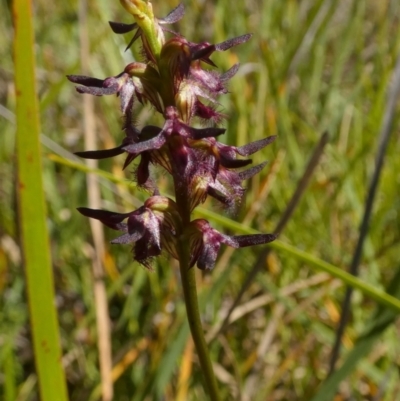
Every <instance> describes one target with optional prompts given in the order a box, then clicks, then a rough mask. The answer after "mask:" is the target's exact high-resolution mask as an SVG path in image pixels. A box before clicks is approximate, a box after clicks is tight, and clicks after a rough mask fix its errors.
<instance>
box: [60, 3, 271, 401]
mask: <svg viewBox="0 0 400 401" xmlns="http://www.w3.org/2000/svg"><path fill="white" fill-rule="evenodd" d="M121 3H122V5H123V6H124V8H125V9H126V10H127V11H128V12H129V13H130V14H131V15H133V17H134V18H135V22H133V23H130V24H125V23H118V22H110V26H111V29H112V30H113V31H114V32H115V33H117V34H125V33H129V32H132V31H135V33H134V36H133V38H132V40H131V41H130V43H129V45H128V48H129V47H130V46H131V45H132V43H133V42H134V41H135V40H138V39H140V41H141V43H142V47H143V55H144V60H143V62H136V61H135V62H132V63H130V64H128V65H127V66H126V67H125V68H124V69H123V70H122V72H120V73H119V74H117V75H115V76H112V77H107V78H105V79H97V78H91V77H87V76H79V75H69V76H68V79H69V80H70V81H71V82H73V83H75V84H77V86H76V90H77V91H78V92H79V93H82V94H89V95H94V96H105V95H115V96H118V97H119V99H120V112H121V113H122V116H123V118H124V124H123V126H122V130H123V132H124V134H125V136H124V137H123V138H122V140H121V142H120V144H119V145H118V146H117V147H115V148H113V149H105V150H96V151H85V152H78V153H77V154H78V155H79V156H81V157H83V158H87V159H103V158H109V157H114V156H118V155H121V154H125V157H126V159H125V163H124V168H125V167H127V166H128V165H129V164H130V163H132V162H133V161H134V160H136V159H137V158H138V159H139V162H138V164H137V167H136V170H135V178H136V181H137V183H138V185H139V186H142V187H144V188H146V189H148V190H150V191H151V192H152V193H153V196H151V197H150V198H149V199H147V201H146V202H145V203H144V205H143V206H142V207H140V208H139V209H137V210H135V211H132V212H128V213H122V214H121V213H114V212H109V211H105V210H92V209H88V208H79V209H78V210H79V212H80V213H82V214H83V215H84V216H87V217H90V218H94V219H97V220H100V221H101V222H102V223H103V224H105V225H106V226H108V227H110V228H112V229H114V230H118V231H121V232H122V235H121V236H119V237H117V238H116V239H114V240H113V241H112V243H113V244H122V245H125V244H130V246H131V247H132V253H133V258H134V260H136V261H138V262H139V263H141V264H142V265H144V266H145V267H147V268H151V262H152V261H153V259H154V258H156V257H158V256H159V255H161V253H162V252H166V253H167V254H169V255H170V256H171V257H173V258H175V259H177V260H179V263H180V270H181V276H182V284H183V290H184V295H185V302H186V307H187V313H188V315H189V316H190V319H189V321H190V324H191V329H192V335H193V338H194V340H195V344H196V348H197V350H198V354H199V359H200V363H201V365H202V367H203V371H204V374H205V376H206V382H207V387H208V390H209V393H210V396H211V398H212V399H213V400H214V399H215V400H217V399H218V389H217V387H216V381H215V378H214V376H213V373H212V367H211V363H210V360H209V357H208V354H207V349H206V348H207V347H206V345H205V342H204V338H203V335H202V332H201V324H200V318H199V313H198V307H197V297H196V290H195V280H194V273H193V269H192V267H193V266H195V265H197V267H198V268H200V269H202V270H212V269H213V267H214V265H215V263H216V260H217V256H218V252H219V249H220V247H221V245H222V244H224V245H228V246H231V247H233V248H242V247H247V246H253V245H260V244H267V243H269V242H271V241H273V240H274V239H275V238H276V236H275V235H274V234H259V235H244V236H243V235H242V236H228V235H225V234H223V233H220V232H218V231H217V230H215V229H214V228H212V227H211V225H210V224H209V222H208V221H206V220H203V219H198V220H192V219H191V214H192V212H193V210H194V209H195V208H196V207H197V206H198V205H199V204H201V203H203V202H204V201H205V200H206V198H207V197H208V196H211V197H213V198H215V199H216V200H217V201H219V202H220V203H221V204H222V205H223V206H224V207H226V208H227V209H230V210H236V209H237V207H238V205H240V202H241V200H242V197H243V194H244V191H245V189H244V187H243V186H242V183H243V181H245V180H247V179H249V178H251V177H252V176H254V175H255V174H257V173H258V172H260V171H261V169H262V168H263V167H264V166H265V164H266V163H262V164H259V165H257V166H253V167H247V166H249V165H250V164H251V163H252V160H251V159H248V158H246V157H248V156H250V155H252V154H253V153H255V152H257V151H258V150H261V149H263V148H264V147H265V146H267V145H269V144H270V143H271V142H272V141H273V140H274V139H275V137H268V138H264V139H261V140H259V141H255V142H252V143H249V144H247V145H244V146H241V147H235V146H229V145H225V144H223V143H221V142H219V141H218V140H217V139H216V138H217V137H218V138H219V137H220V136H221V135H222V134H224V133H225V129H224V128H222V127H219V126H218V125H219V124H220V123H221V122H222V121H223V119H224V118H226V116H225V115H223V114H222V113H221V112H220V110H219V107H220V104H219V103H218V97H219V96H220V95H225V94H227V93H228V90H227V84H228V81H229V80H230V79H231V78H232V77H233V76H234V75H235V74H236V72H237V71H238V69H239V65H238V64H235V65H233V66H232V67H231V68H230V69H229V70H228V71H226V72H223V73H218V72H216V71H214V70H211V69H210V67H211V68H212V67H216V65H215V64H214V62H213V61H212V59H211V57H212V54H213V53H214V52H217V51H218V52H222V51H226V50H229V49H230V48H231V47H233V46H237V45H241V44H244V43H246V42H247V41H248V40H249V39H250V38H251V35H250V34H246V35H242V36H239V37H236V38H232V39H229V40H226V41H224V42H222V43H218V44H210V43H208V42H202V43H193V42H190V41H188V40H187V39H186V38H184V37H183V36H181V35H179V34H178V33H176V32H173V31H171V30H169V29H167V28H166V27H165V26H166V25H168V24H172V23H175V22H177V21H178V20H179V19H181V18H182V17H183V14H184V8H183V6H182V5H179V6H178V7H176V8H175V9H174V10H173V11H172V12H171V13H170V14H168V15H167V16H166V17H165V18H160V19H157V18H155V17H154V15H153V9H152V5H151V3H150V2H149V1H145V0H121ZM205 64H206V65H208V68H204V65H205ZM137 102H138V103H141V104H145V103H149V104H151V105H152V106H153V107H154V110H155V111H156V112H158V113H160V114H161V115H162V116H163V118H164V123H163V125H162V126H160V127H157V126H152V125H148V126H145V127H142V128H139V127H137V126H136V124H135V123H134V121H135V118H134V116H133V106H134V104H135V103H137ZM196 122H197V125H196V126H195V123H196ZM199 123H200V127H199ZM201 124H202V125H203V127H201ZM241 157H243V158H241ZM151 165H154V166H161V167H162V168H163V169H164V170H165V171H166V172H167V173H168V174H169V175H170V176H171V177H172V179H173V183H174V189H175V200H172V199H170V198H167V197H164V196H161V195H159V190H158V188H157V185H156V182H155V181H154V180H153V179H152V178H151V175H150V166H151ZM244 168H245V169H244Z"/></svg>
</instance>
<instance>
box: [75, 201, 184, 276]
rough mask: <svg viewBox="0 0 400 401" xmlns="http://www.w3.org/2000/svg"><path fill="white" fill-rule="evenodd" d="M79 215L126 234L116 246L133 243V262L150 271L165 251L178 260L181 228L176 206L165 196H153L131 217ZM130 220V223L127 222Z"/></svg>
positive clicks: (91, 212)
mask: <svg viewBox="0 0 400 401" xmlns="http://www.w3.org/2000/svg"><path fill="white" fill-rule="evenodd" d="M78 211H79V212H80V213H82V214H83V215H84V216H86V217H91V218H94V219H97V220H100V221H101V222H102V223H103V224H104V225H106V226H107V227H110V228H112V229H114V230H119V231H122V232H123V233H124V234H123V235H122V236H120V237H118V238H115V239H114V240H112V241H111V243H112V244H131V243H133V244H134V245H133V258H134V260H136V261H138V262H139V263H141V264H142V265H144V266H146V267H147V268H149V269H150V268H151V261H152V259H153V258H154V257H156V256H159V255H160V254H161V252H162V250H163V249H165V250H166V251H168V252H169V253H170V254H171V255H172V256H173V257H176V250H175V249H176V246H175V227H177V226H179V224H180V221H179V214H178V213H177V211H176V204H175V202H174V201H172V200H171V199H169V198H166V197H164V196H152V197H150V198H148V199H147V200H146V202H145V203H144V205H143V206H142V207H140V208H139V209H137V210H135V211H133V212H129V213H115V212H109V211H106V210H95V209H89V208H85V207H81V208H78ZM125 219H127V221H126V223H123V221H124V220H125Z"/></svg>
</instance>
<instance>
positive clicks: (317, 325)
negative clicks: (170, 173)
mask: <svg viewBox="0 0 400 401" xmlns="http://www.w3.org/2000/svg"><path fill="white" fill-rule="evenodd" d="M177 4H178V3H177V2H175V1H172V0H168V1H166V0H164V1H158V0H155V1H154V2H153V7H154V11H155V14H156V15H157V16H159V17H163V16H165V15H166V14H167V13H168V12H169V11H170V10H171V9H172V8H174V7H175V6H176V5H177ZM184 5H185V7H186V13H185V17H184V18H183V19H182V20H181V21H180V22H179V23H178V24H176V25H175V26H174V27H173V29H174V30H177V31H179V32H181V33H182V34H183V35H185V36H186V37H187V38H188V39H189V40H191V41H193V42H202V41H204V40H207V41H209V42H211V43H217V42H220V41H223V40H225V39H226V38H230V37H233V36H238V35H241V34H243V33H247V32H252V33H253V34H254V36H253V38H252V39H251V41H250V42H249V43H247V44H246V45H241V46H238V47H235V48H233V49H231V50H230V51H228V52H226V53H218V54H215V55H213V57H212V58H213V60H214V61H215V62H216V64H217V65H218V67H219V68H221V69H222V70H227V69H228V68H229V67H230V66H232V65H233V64H234V63H236V62H240V63H241V69H240V71H239V73H238V74H237V75H236V76H235V77H234V78H233V79H232V80H231V82H230V85H229V89H230V92H231V93H230V94H229V95H228V96H225V97H224V98H223V99H221V103H222V105H223V109H224V111H225V113H226V114H227V115H228V119H227V121H226V122H225V126H226V127H227V132H226V134H225V135H224V137H223V138H221V141H223V142H225V143H229V144H232V145H243V144H245V143H247V142H249V141H254V140H258V139H261V138H263V137H265V136H269V135H278V139H277V141H275V143H274V144H273V145H271V146H269V147H268V148H266V149H265V150H263V151H262V152H259V153H258V154H256V155H255V156H254V158H253V160H254V162H255V163H260V162H262V161H263V160H266V159H267V160H269V161H270V163H269V165H268V166H267V168H265V169H264V170H263V172H262V173H261V174H259V175H257V176H256V177H255V178H254V179H252V181H251V182H249V183H248V191H247V193H246V197H245V201H244V203H243V206H242V208H241V210H240V212H239V213H238V214H237V215H235V216H228V217H229V218H230V219H232V220H234V221H238V222H243V223H244V224H245V225H246V226H249V227H251V228H253V229H255V230H258V231H262V232H272V231H273V230H274V227H275V226H276V224H277V222H278V221H279V218H280V217H281V215H282V213H283V212H284V210H285V208H286V206H287V204H288V202H289V200H290V199H291V197H292V195H293V193H294V191H295V190H296V187H297V185H298V182H299V180H300V178H301V177H302V175H303V172H304V170H305V167H306V165H307V162H308V160H309V158H310V156H311V154H312V152H313V149H314V148H315V146H316V144H317V143H318V141H319V139H320V137H321V135H322V133H323V132H324V131H328V132H329V136H330V137H329V143H328V144H327V146H326V147H325V149H324V154H323V157H322V158H321V160H320V163H319V165H318V167H317V168H316V169H315V170H314V172H313V176H312V179H311V181H310V185H309V187H308V188H307V190H306V192H305V194H304V196H303V198H302V199H301V201H300V202H299V203H298V205H297V208H296V210H295V212H294V214H293V216H292V218H291V219H290V221H289V223H288V224H287V226H286V228H285V230H284V231H283V232H282V233H281V235H280V240H281V241H283V242H284V243H288V244H291V245H293V246H295V247H297V248H299V249H300V250H302V251H305V252H307V253H308V254H309V255H312V256H315V257H318V258H320V259H322V260H325V261H327V262H329V263H332V264H333V265H335V266H337V267H338V268H340V269H345V270H347V269H348V266H349V264H350V262H351V259H352V256H353V253H354V249H355V245H356V242H357V238H358V227H359V224H360V221H361V218H362V214H363V209H364V202H365V197H366V194H367V190H368V184H369V181H370V177H371V175H372V172H373V169H374V160H375V156H376V152H377V138H378V136H379V132H380V127H381V124H382V119H383V114H384V112H385V107H386V94H387V90H388V87H389V86H390V79H391V74H392V71H393V68H394V66H395V63H396V58H397V56H398V55H399V54H400V3H399V2H398V1H395V0H394V1H390V0H381V1H374V0H368V1H367V0H366V1H357V0H314V1H312V0H303V1H298V0H287V1H281V0H251V1H246V2H231V1H227V0H220V1H218V2H213V1H204V0H188V1H186V2H184ZM1 10H2V14H3V15H2V17H1V19H0V60H1V63H0V173H1V175H0V177H1V178H0V367H1V372H0V397H1V396H2V395H4V391H5V390H4V388H5V383H6V382H8V385H9V386H14V390H15V391H14V393H15V394H16V399H17V400H18V401H23V400H38V390H37V380H36V376H35V368H34V355H33V351H32V346H31V338H30V327H29V320H28V319H29V317H28V306H27V300H26V295H25V280H24V269H23V264H22V254H21V251H22V250H21V249H20V241H19V235H18V213H17V208H16V188H15V183H16V168H15V114H14V113H15V101H16V99H15V95H14V86H13V80H14V76H13V60H12V40H13V26H12V13H11V6H10V4H9V3H8V2H6V1H4V0H2V3H1ZM78 10H79V3H78V2H76V1H67V2H49V1H47V0H37V1H35V2H34V14H35V20H34V23H35V36H36V46H35V53H36V62H37V70H36V79H37V88H38V95H39V99H40V112H41V124H42V127H41V130H42V136H41V142H42V151H43V164H44V167H43V177H44V192H45V196H46V201H47V210H48V216H47V225H48V230H49V235H50V242H51V253H52V263H53V268H54V277H55V290H56V305H57V310H58V316H59V324H60V335H61V342H62V349H63V355H64V357H63V363H64V366H65V372H66V377H67V381H68V389H69V394H70V399H71V400H73V401H86V400H96V399H100V390H99V389H100V387H99V386H100V383H101V377H100V371H99V366H98V365H99V351H98V348H97V342H96V338H97V334H96V324H95V314H96V312H95V310H96V304H95V302H94V296H93V279H92V273H91V270H92V263H93V254H94V252H95V250H94V246H93V240H92V234H91V230H90V226H89V223H88V221H87V219H85V218H83V217H82V216H81V215H80V214H78V213H77V212H76V210H75V209H76V208H77V207H79V206H87V204H88V200H87V186H86V175H85V171H84V170H85V169H84V165H83V164H82V162H81V160H79V159H77V158H75V157H74V156H73V155H72V153H73V152H75V151H79V150H82V149H83V137H84V129H83V122H82V121H83V106H82V104H83V103H82V102H83V97H82V96H80V95H78V94H77V93H76V91H75V89H74V86H73V85H72V84H71V83H69V82H68V81H67V80H66V78H65V75H66V74H80V73H81V71H82V62H83V63H87V65H88V68H89V70H90V74H89V75H91V76H95V77H98V78H104V77H107V76H112V75H116V74H118V73H120V72H121V71H122V70H123V68H124V66H125V65H126V64H128V63H129V62H131V61H133V60H135V59H136V60H140V48H139V47H138V45H137V44H136V45H134V46H133V47H132V48H131V50H132V51H130V50H128V51H127V52H124V49H125V47H126V45H127V43H128V42H129V40H130V38H131V36H132V35H131V34H127V35H120V36H118V35H115V34H113V33H112V31H111V29H110V28H109V26H108V22H107V21H109V20H111V21H119V22H126V23H130V22H132V19H131V18H130V16H129V15H127V14H126V12H124V10H123V8H122V7H121V6H120V4H119V2H118V1H105V0H97V1H92V0H90V1H89V2H88V11H87V25H86V26H87V30H88V31H87V35H88V36H87V38H88V41H89V51H88V52H86V53H85V54H82V52H81V40H82V39H81V38H80V33H79V29H80V26H81V25H80V20H81V21H82V17H81V18H80V17H79V13H78ZM81 35H82V34H81ZM81 37H82V36H81ZM82 58H83V59H84V60H82ZM397 111H398V109H397ZM136 115H137V123H138V125H139V126H142V125H144V124H147V123H160V120H159V119H157V118H156V117H155V116H154V112H153V110H151V109H150V108H149V107H141V106H140V107H139V106H138V107H137V108H136ZM92 117H93V119H94V124H95V130H96V135H97V140H98V146H99V147H101V148H110V147H113V146H114V145H115V144H119V143H120V140H121V138H122V137H123V133H122V132H121V129H120V126H121V116H120V113H119V110H118V99H116V98H115V97H101V98H95V99H94V114H93V116H92ZM398 126H399V113H398V112H397V113H396V114H395V118H394V124H393V133H392V137H391V140H390V143H389V147H388V150H387V154H386V156H385V166H384V170H383V173H382V176H381V181H380V185H379V189H378V195H377V197H376V202H375V205H374V209H373V215H372V220H371V224H370V227H369V232H368V236H367V239H366V242H365V246H364V253H363V258H362V263H361V265H360V278H361V279H362V280H364V281H365V282H367V283H369V284H372V285H373V286H374V287H376V288H379V289H382V290H385V288H386V287H387V286H388V285H389V283H391V282H392V281H393V277H395V274H396V272H397V271H399V269H400V265H399V255H400V217H399V208H400V174H399V171H400V157H399V154H400V140H399V128H398ZM68 161H69V162H68ZM68 163H69V164H68ZM122 163H123V157H122V158H115V159H112V160H104V161H101V162H100V164H99V169H100V170H101V171H100V172H98V174H97V177H98V181H99V183H100V188H101V199H102V207H103V208H106V209H109V210H115V211H122V210H125V211H127V210H133V209H135V208H137V206H138V205H140V204H141V202H142V201H143V199H145V197H146V194H145V193H144V192H142V191H138V190H137V189H135V186H134V183H133V182H132V168H128V169H127V171H125V172H124V173H123V172H121V166H122ZM102 171H104V173H103V172H102ZM110 172H111V173H113V174H114V176H115V177H117V178H118V180H111V179H110V177H109V175H107V173H110ZM154 174H155V176H156V177H157V179H158V180H159V182H160V187H161V189H162V191H164V192H167V193H168V191H169V183H168V180H167V177H166V176H165V175H164V174H162V173H161V172H160V171H154ZM116 181H117V182H116ZM205 207H206V208H209V209H211V210H213V211H215V212H217V213H218V214H222V213H223V211H222V210H221V209H220V208H219V207H218V205H216V204H214V203H213V202H210V203H206V204H205ZM210 220H211V222H212V223H213V225H214V226H215V227H216V228H217V229H219V230H221V231H225V232H229V233H231V234H234V233H235V234H239V233H238V232H233V231H230V230H229V229H227V228H226V227H224V225H223V224H222V223H221V221H220V220H218V218H215V219H213V218H210ZM105 237H106V244H105V247H106V254H105V258H104V261H103V263H104V268H105V272H106V276H105V286H106V290H107V294H108V305H109V316H110V319H111V338H112V344H111V347H112V357H113V366H114V370H113V380H114V399H115V400H121V401H125V400H126V401H128V400H129V401H130V400H132V401H136V400H137V401H139V400H166V401H169V400H204V399H205V395H204V390H203V388H202V379H201V372H200V371H199V369H198V363H197V360H196V355H195V352H194V350H193V346H192V345H191V340H190V337H189V331H188V328H187V326H186V324H185V321H186V316H185V313H184V303H183V298H182V293H181V288H180V282H179V273H178V268H177V265H176V263H175V262H174V261H171V260H169V259H168V258H167V257H163V258H160V259H159V260H158V261H157V263H156V265H155V272H153V273H152V272H148V271H146V270H144V269H143V268H142V267H141V266H139V265H137V264H134V263H133V262H132V261H131V254H130V251H129V248H128V247H123V246H110V245H109V244H108V241H109V240H111V239H112V238H114V237H115V233H113V232H111V231H107V230H106V231H105ZM259 252H260V248H251V249H242V250H237V251H235V252H232V251H231V250H226V249H224V250H223V252H221V255H220V262H219V263H218V264H217V266H216V268H215V269H214V271H212V272H211V273H207V274H200V273H199V282H200V284H199V287H200V288H199V292H200V301H201V303H202V308H203V321H204V327H205V332H206V334H207V333H210V332H211V330H212V329H213V327H215V326H216V325H217V324H218V323H219V322H220V321H221V319H222V318H223V316H224V314H225V313H226V311H227V309H229V307H230V305H231V304H232V302H233V300H234V299H235V297H236V295H237V294H238V292H239V290H240V288H241V285H242V283H243V282H244V281H245V279H246V276H247V274H248V272H249V271H250V270H251V268H252V266H253V265H254V263H255V261H256V258H257V255H258V253H259ZM399 286H400V284H399V283H397V282H396V283H395V287H396V288H399ZM344 292H345V285H344V283H343V282H342V281H340V280H338V279H336V278H334V277H332V276H330V275H328V274H326V273H322V272H319V271H318V270H315V268H314V267H313V268H311V267H310V266H309V265H308V264H307V263H305V262H304V261H301V260H299V259H298V258H296V257H295V256H294V255H292V254H289V253H285V252H280V251H274V252H271V253H270V254H269V256H268V258H267V259H266V260H265V265H264V270H263V271H262V272H261V273H260V274H258V276H257V278H256V280H254V281H253V283H252V284H251V286H250V287H249V288H248V289H247V291H246V292H245V294H244V296H243V298H242V300H241V303H240V305H239V307H238V308H237V310H236V311H235V312H234V314H233V317H234V321H233V322H232V323H231V324H230V325H229V326H228V327H227V328H226V329H225V330H224V331H223V332H222V333H221V334H220V335H219V336H218V337H217V338H216V339H214V340H213V341H212V342H211V343H210V352H211V357H212V359H213V361H215V369H216V374H217V378H218V380H219V382H220V383H221V389H222V394H223V396H224V399H226V400H242V401H247V400H309V399H311V398H312V397H313V396H314V395H316V397H320V396H321V394H320V393H318V389H319V386H320V385H321V383H323V382H324V380H325V379H326V375H327V371H328V362H329V354H330V351H331V348H332V344H333V342H334V339H335V332H336V328H337V322H338V320H339V317H340V313H341V310H340V304H341V301H342V299H343V295H344ZM376 307H377V304H376V302H375V301H373V300H371V299H370V298H368V297H367V296H365V295H363V294H362V292H359V291H356V292H355V293H354V297H353V302H352V309H351V319H350V324H349V326H348V328H347V330H346V332H345V336H344V338H343V349H342V354H341V358H340V363H339V365H338V366H339V368H340V366H341V363H342V362H343V361H347V360H348V359H347V357H348V355H349V352H350V350H351V349H352V348H353V347H354V346H355V344H358V343H359V338H360V337H361V336H362V335H363V334H364V333H365V332H366V330H367V329H368V327H369V326H368V325H369V324H372V325H373V324H374V319H375V318H377V317H379V316H378V315H377V314H374V313H375V311H376ZM235 313H236V314H235ZM382 313H383V312H382ZM373 316H375V318H374V317H373ZM391 322H392V323H393V324H391V325H389V328H388V329H387V330H384V329H383V327H381V328H380V329H379V327H378V329H377V331H375V332H374V333H375V334H376V333H378V334H377V335H375V337H374V339H373V342H372V343H371V344H372V347H371V348H368V352H367V351H365V352H361V353H359V354H357V361H356V363H355V364H354V366H353V367H352V368H351V369H349V370H348V371H346V373H345V375H344V380H343V381H342V382H341V384H340V386H339V387H338V388H337V393H336V396H335V398H334V399H335V400H395V399H399V392H400V378H399V367H400V359H399V355H400V353H399V352H400V343H399V340H398V339H399V326H398V324H396V319H395V318H394V317H393V318H392V319H391ZM385 328H386V326H385ZM350 355H352V358H353V357H354V355H353V354H350ZM2 388H3V389H2ZM8 394H9V393H8ZM316 399H317V398H316ZM320 399H323V398H320ZM332 399H333V398H332Z"/></svg>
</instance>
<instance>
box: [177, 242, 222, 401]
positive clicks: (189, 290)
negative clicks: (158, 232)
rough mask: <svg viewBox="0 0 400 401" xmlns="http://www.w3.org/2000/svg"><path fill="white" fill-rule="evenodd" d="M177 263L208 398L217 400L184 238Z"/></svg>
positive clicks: (194, 279) (218, 398) (193, 271)
mask: <svg viewBox="0 0 400 401" xmlns="http://www.w3.org/2000/svg"><path fill="white" fill-rule="evenodd" d="M179 264H180V271H181V278H182V287H183V294H184V298H185V305H186V314H187V317H188V321H189V326H190V331H191V333H192V337H193V342H194V345H195V347H196V351H197V355H198V357H199V361H200V366H201V370H202V373H203V376H204V380H205V383H206V388H207V390H208V393H209V396H210V399H211V400H212V401H218V400H220V397H219V392H218V385H217V381H216V378H215V375H214V370H213V367H212V364H211V359H210V355H209V353H208V346H207V343H206V341H205V338H204V333H203V326H202V324H201V319H200V312H199V304H198V300H197V289H196V277H195V269H194V268H189V247H188V245H187V243H186V241H185V240H184V239H182V240H181V241H180V244H179Z"/></svg>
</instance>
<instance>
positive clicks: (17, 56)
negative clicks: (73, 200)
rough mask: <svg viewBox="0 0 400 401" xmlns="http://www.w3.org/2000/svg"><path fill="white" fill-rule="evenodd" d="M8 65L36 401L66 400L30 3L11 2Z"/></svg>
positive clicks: (16, 0)
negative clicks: (12, 84) (10, 59)
mask: <svg viewBox="0 0 400 401" xmlns="http://www.w3.org/2000/svg"><path fill="white" fill-rule="evenodd" d="M13 17H14V27H15V36H14V63H15V90H16V96H17V107H16V111H17V113H16V116H17V141H16V145H17V157H18V163H17V166H18V182H17V191H18V201H19V205H18V206H19V221H20V232H21V236H22V247H23V255H24V264H25V274H26V281H27V292H28V301H29V307H30V322H31V329H32V335H33V348H34V353H35V362H36V369H37V374H38V378H39V388H40V395H41V397H40V398H41V400H42V401H58V400H60V401H64V400H67V399H68V397H67V389H66V384H65V377H64V371H63V367H62V361H61V349H60V341H59V333H58V324H57V315H56V310H55V307H54V288H53V287H54V285H53V274H52V267H51V260H50V249H49V243H48V235H47V228H46V210H45V202H44V194H43V182H42V163H41V154H40V144H39V133H40V124H39V108H38V100H37V96H36V88H35V62H34V55H33V51H34V40H33V28H32V25H33V21H32V3H31V2H29V1H24V0H15V1H14V3H13Z"/></svg>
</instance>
